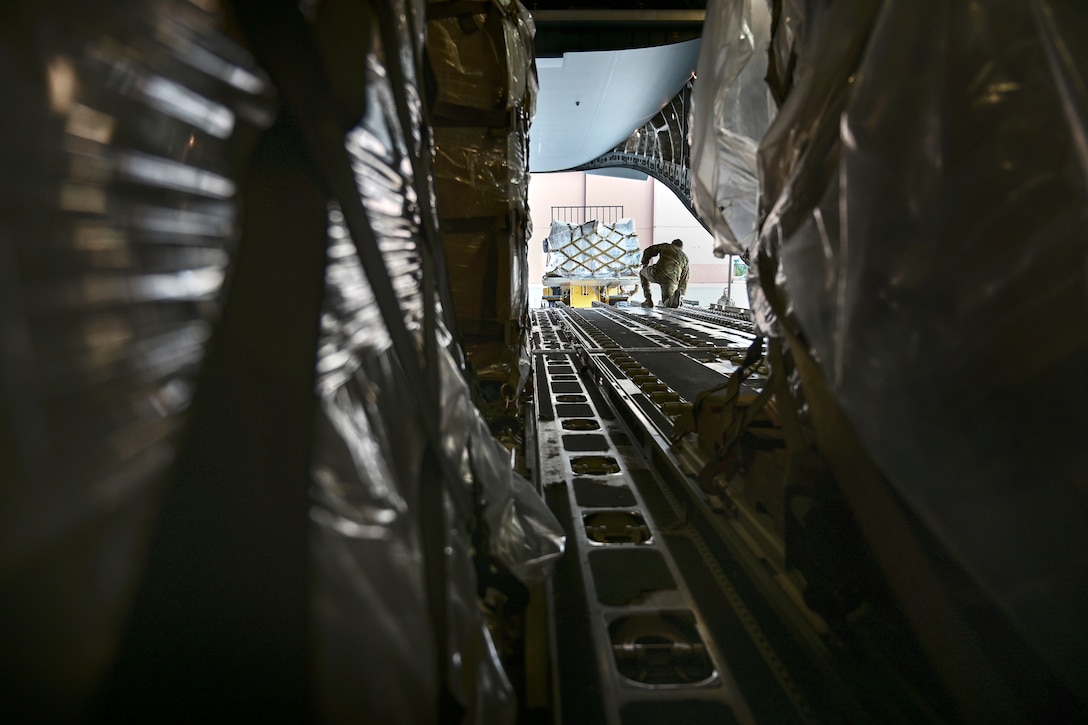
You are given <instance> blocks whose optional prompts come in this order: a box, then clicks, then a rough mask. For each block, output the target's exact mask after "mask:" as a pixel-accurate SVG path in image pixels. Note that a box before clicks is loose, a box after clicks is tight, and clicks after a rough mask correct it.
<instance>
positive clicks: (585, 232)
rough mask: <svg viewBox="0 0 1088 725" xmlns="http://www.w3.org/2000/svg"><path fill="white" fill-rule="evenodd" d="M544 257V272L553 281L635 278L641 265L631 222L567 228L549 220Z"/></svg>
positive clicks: (594, 223) (622, 220) (569, 226)
mask: <svg viewBox="0 0 1088 725" xmlns="http://www.w3.org/2000/svg"><path fill="white" fill-rule="evenodd" d="M548 255H549V257H548V264H547V267H546V269H545V270H544V271H545V273H546V274H548V275H551V276H554V277H583V278H586V279H593V278H600V279H611V278H616V277H638V272H639V268H640V266H641V264H642V250H640V249H639V246H638V234H637V233H636V231H635V220H634V219H620V220H619V221H617V222H616V223H615V224H604V223H602V222H598V221H597V220H595V219H594V220H592V221H588V222H586V223H585V224H569V223H567V222H561V221H556V220H554V219H553V220H552V228H551V233H550V234H548Z"/></svg>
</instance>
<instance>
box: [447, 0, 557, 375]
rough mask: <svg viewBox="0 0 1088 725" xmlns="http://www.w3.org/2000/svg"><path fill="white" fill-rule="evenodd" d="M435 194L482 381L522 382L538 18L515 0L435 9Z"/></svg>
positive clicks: (457, 299) (463, 324) (458, 303)
mask: <svg viewBox="0 0 1088 725" xmlns="http://www.w3.org/2000/svg"><path fill="white" fill-rule="evenodd" d="M427 21H428V22H427V59H428V61H429V63H430V68H431V70H432V71H433V73H434V79H435V87H436V91H435V99H434V102H433V103H432V104H431V111H432V117H433V118H434V120H435V123H434V154H435V156H434V158H435V163H434V169H435V190H436V194H437V199H438V215H439V217H440V223H441V227H442V230H443V242H444V247H445V256H446V260H447V264H448V267H449V270H450V287H451V289H452V293H453V298H454V313H455V314H456V316H457V320H458V327H459V328H460V332H461V333H463V334H464V336H465V348H466V352H467V354H468V357H469V360H470V362H471V363H472V366H473V368H474V369H475V370H476V372H477V374H478V378H479V379H480V380H482V381H490V382H494V383H497V384H505V383H510V384H511V385H512V387H514V388H516V389H520V387H521V386H522V385H523V384H524V379H523V378H522V375H521V372H520V371H521V370H522V365H521V364H520V363H519V358H520V357H521V352H520V351H519V346H520V345H521V344H522V342H523V341H524V340H526V339H527V335H526V334H524V333H525V329H524V328H525V325H526V318H527V315H528V301H529V295H528V276H527V275H528V269H527V267H526V264H525V259H526V255H527V244H528V242H527V240H528V237H529V218H528V214H527V212H526V210H527V204H528V182H529V173H528V168H529V165H528V135H527V134H528V128H529V119H530V118H531V117H532V114H533V113H534V111H535V105H536V95H537V80H536V66H535V63H534V60H533V54H532V38H533V33H534V32H535V26H534V25H533V21H532V17H531V16H530V14H529V12H528V11H527V10H526V9H525V7H524V6H523V5H522V4H521V3H519V2H516V1H513V2H511V1H509V0H501V1H500V0H496V1H495V2H474V3H457V2H430V3H428V4H427Z"/></svg>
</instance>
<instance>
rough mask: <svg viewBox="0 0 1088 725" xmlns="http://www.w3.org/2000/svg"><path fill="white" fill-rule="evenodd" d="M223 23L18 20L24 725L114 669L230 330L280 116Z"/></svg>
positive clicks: (7, 399) (10, 399)
mask: <svg viewBox="0 0 1088 725" xmlns="http://www.w3.org/2000/svg"><path fill="white" fill-rule="evenodd" d="M216 7H217V4H216V3H215V2H208V3H201V4H199V6H198V5H196V4H193V3H190V2H184V1H182V0H160V1H159V2H154V3H139V2H112V3H106V4H103V5H101V6H98V5H96V6H94V7H93V8H90V7H87V6H85V5H84V4H82V3H75V2H53V3H31V2H13V3H8V4H6V5H5V8H4V10H3V15H4V20H5V22H4V24H3V25H2V26H0V66H2V67H3V68H4V73H3V75H2V77H0V92H2V94H3V98H4V104H5V110H4V112H3V113H0V168H2V169H3V173H2V174H0V339H2V341H3V342H2V344H0V450H2V451H3V456H2V457H3V459H4V463H3V472H2V475H3V484H2V485H0V599H2V600H3V601H4V607H3V616H2V617H0V640H2V641H3V642H4V643H5V644H4V650H5V651H4V654H3V655H2V656H0V680H3V682H4V686H3V688H2V689H3V692H4V693H5V698H4V700H5V703H6V706H7V709H8V712H9V713H11V714H13V715H16V716H18V715H19V707H20V706H21V705H24V704H26V703H30V702H33V703H35V706H36V707H38V708H40V709H39V710H37V712H38V713H39V715H40V716H41V717H42V718H45V719H50V717H57V718H62V719H68V718H71V717H75V713H78V712H79V711H80V709H81V708H82V707H83V706H85V705H86V702H87V700H88V699H89V697H90V694H91V693H92V692H93V688H94V687H95V686H96V685H97V684H98V683H99V681H100V678H101V677H102V675H104V673H105V671H106V669H107V668H108V667H109V664H110V658H111V656H112V654H113V651H114V647H115V645H116V639H117V637H118V635H119V632H120V631H121V628H122V626H123V623H124V615H125V614H126V612H127V607H128V605H129V603H130V597H131V595H132V592H133V589H134V586H135V583H136V580H137V574H138V571H139V565H140V564H141V562H142V556H143V554H144V553H145V552H146V548H147V542H148V535H149V528H150V522H151V514H152V512H153V511H154V507H155V504H156V502H157V495H158V494H159V493H160V491H161V487H160V485H159V484H160V482H161V480H162V474H163V473H164V471H165V470H166V468H167V467H168V466H169V464H170V463H171V461H172V460H173V458H174V453H175V447H176V442H177V439H178V434H179V431H180V430H181V428H182V425H183V422H184V418H185V411H186V409H187V408H188V407H189V404H190V401H191V399H192V393H193V387H194V379H195V376H196V372H197V369H198V367H199V365H200V363H201V361H202V359H203V355H204V348H205V344H206V342H207V340H208V338H209V336H210V330H211V326H212V323H213V322H214V320H215V319H216V317H217V315H218V311H219V302H220V291H221V287H222V285H223V281H224V279H225V277H226V273H227V269H228V266H229V262H230V260H231V255H232V253H233V249H234V243H235V240H236V227H237V223H238V215H237V212H238V209H237V204H236V191H237V189H236V179H237V176H238V172H239V171H240V165H239V161H240V159H241V158H243V157H244V155H245V154H246V153H247V152H248V150H249V148H250V147H251V144H250V142H251V141H252V139H253V137H254V135H255V132H256V129H257V128H259V127H262V126H265V125H267V124H268V123H270V121H271V118H272V115H273V112H274V103H273V92H272V88H271V86H270V85H269V83H268V80H267V78H266V77H265V75H264V74H263V73H262V72H261V71H260V70H259V69H258V68H257V67H256V66H255V64H254V63H253V61H252V59H251V58H249V56H248V55H247V54H246V53H244V52H243V51H242V50H241V49H240V48H238V47H237V46H235V45H234V44H233V43H231V42H230V41H229V40H227V38H226V37H225V36H224V35H223V34H222V33H221V32H220V31H219V30H218V26H219V19H218V17H217V16H216V15H215V14H214V9H215V8H216ZM8 696H10V697H8ZM22 715H29V713H25V712H24V713H22Z"/></svg>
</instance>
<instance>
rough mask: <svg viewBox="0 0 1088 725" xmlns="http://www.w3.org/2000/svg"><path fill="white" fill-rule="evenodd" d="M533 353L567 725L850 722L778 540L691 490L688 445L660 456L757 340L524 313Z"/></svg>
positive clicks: (620, 315)
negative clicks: (558, 556)
mask: <svg viewBox="0 0 1088 725" xmlns="http://www.w3.org/2000/svg"><path fill="white" fill-rule="evenodd" d="M533 339H534V353H533V362H534V378H535V391H536V416H535V418H536V420H535V433H534V436H535V445H536V449H537V452H538V458H537V470H536V471H535V474H536V477H537V478H538V483H539V484H540V486H541V488H542V490H543V492H544V495H545V498H546V500H547V501H548V503H549V505H550V506H551V507H552V508H553V510H554V511H555V512H556V513H557V515H558V516H559V518H560V520H561V521H562V522H563V523H564V525H565V526H566V527H567V535H568V554H567V556H566V557H565V559H564V562H563V563H562V565H561V566H560V567H559V570H558V571H557V575H556V579H555V582H554V584H553V601H554V607H555V611H554V621H555V622H556V624H555V631H554V639H555V648H556V653H555V660H556V661H558V662H560V663H561V665H560V666H559V668H558V670H557V671H556V672H555V673H554V676H555V678H556V680H557V682H558V683H559V691H560V700H561V708H562V714H563V720H564V722H606V723H623V724H628V723H651V722H653V723H657V722H685V723H688V722H690V723H698V722H815V721H820V720H823V719H825V718H824V717H823V714H824V713H827V712H835V713H851V712H855V713H856V704H855V703H853V702H852V701H851V699H850V696H849V695H848V694H846V693H845V690H844V689H842V688H838V687H834V686H830V687H829V685H828V683H829V682H832V683H833V682H834V681H835V679H836V678H837V677H838V675H837V673H836V672H835V671H834V668H833V667H831V665H830V663H829V662H828V661H827V658H826V656H825V655H826V652H824V647H825V645H824V642H823V638H822V637H823V632H821V626H822V625H821V623H820V622H819V621H818V618H814V617H812V616H810V615H807V614H806V613H805V610H804V607H803V605H801V604H800V598H801V594H800V588H799V586H798V583H797V582H796V581H795V580H794V579H793V578H792V577H791V574H790V573H789V572H788V571H787V568H786V566H785V563H784V560H783V552H782V549H781V544H780V542H778V541H777V540H776V539H775V536H774V535H773V533H772V532H771V531H770V529H769V528H768V527H767V526H766V524H765V522H761V521H760V520H759V515H758V514H756V513H753V512H752V511H748V510H746V509H744V508H743V507H740V508H738V507H735V506H732V504H731V503H730V502H723V501H722V500H720V499H718V498H717V497H715V496H708V495H706V494H705V493H704V492H702V491H701V490H700V489H699V487H698V485H697V484H696V482H695V474H696V473H697V472H698V470H699V468H700V467H701V466H702V464H703V463H704V461H703V460H702V455H701V454H700V453H699V452H698V450H697V449H696V448H695V446H693V445H692V444H690V443H684V444H682V445H680V446H679V447H670V445H669V440H668V437H669V435H670V434H671V433H672V426H673V422H674V421H675V420H676V418H677V416H679V415H680V414H681V413H682V412H683V411H684V410H685V408H686V407H687V406H688V405H689V404H690V402H691V401H693V400H694V399H695V397H696V396H697V395H698V393H699V392H702V391H703V390H706V389H708V388H713V387H715V386H718V385H721V384H723V383H725V382H726V381H727V380H728V376H729V374H730V373H732V372H733V371H735V370H736V369H737V367H738V363H739V362H740V361H741V360H743V358H744V354H745V351H746V350H747V348H748V347H749V346H750V345H751V343H752V341H753V339H754V335H753V334H752V332H751V326H750V325H749V324H747V323H746V322H745V321H743V320H737V319H736V318H735V317H734V316H730V315H728V314H725V313H715V312H711V311H705V312H704V311H697V312H689V311H687V310H648V309H641V308H629V309H613V308H607V307H596V308H593V309H588V310H586V309H569V308H553V309H543V310H536V311H534V331H533ZM764 372H765V371H764ZM762 379H763V378H762V377H761V376H760V375H759V374H758V373H757V374H756V375H755V376H754V377H753V378H752V379H751V380H750V384H751V385H753V386H754V387H755V388H758V387H760V383H761V380H762ZM723 514H724V515H723ZM862 719H864V718H862Z"/></svg>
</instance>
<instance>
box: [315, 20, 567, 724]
mask: <svg viewBox="0 0 1088 725" xmlns="http://www.w3.org/2000/svg"><path fill="white" fill-rule="evenodd" d="M416 10H419V11H421V10H422V8H421V7H419V6H418V5H417V7H416ZM369 63H370V72H369V74H368V81H369V82H368V103H367V108H368V113H367V116H366V117H365V118H364V119H363V121H362V122H361V123H360V125H359V126H358V127H357V128H356V129H354V130H353V131H352V132H351V133H349V134H348V137H347V147H348V150H349V153H350V154H351V157H352V159H353V162H354V164H355V172H356V178H357V181H358V184H359V189H360V192H361V195H362V199H363V203H364V205H365V206H366V208H367V210H368V212H369V216H370V222H371V226H372V228H373V230H374V232H375V237H376V240H377V243H378V245H379V246H380V248H381V249H382V252H383V257H384V258H385V263H386V266H387V268H388V270H389V273H390V275H391V276H392V278H393V284H394V288H395V289H396V291H397V294H398V299H399V301H400V306H401V312H402V313H403V314H404V316H405V322H406V323H407V324H408V326H409V329H411V330H413V331H414V332H415V334H416V339H417V342H418V345H419V349H420V352H419V354H420V356H421V360H420V362H422V356H423V352H422V350H423V349H424V348H426V347H427V346H429V345H431V344H434V346H435V347H436V348H437V362H438V366H439V369H438V370H432V371H428V372H430V373H433V376H434V379H436V380H437V381H438V385H439V390H440V394H439V400H437V401H433V400H430V399H429V397H428V393H427V391H424V390H413V389H410V388H409V387H408V386H407V384H406V381H405V378H404V376H403V375H402V374H401V373H400V365H399V363H398V362H397V360H396V357H395V356H394V355H393V350H392V348H391V343H390V338H389V335H388V330H387V321H386V320H383V318H382V316H381V315H380V314H379V313H378V311H377V309H376V305H375V302H374V299H373V296H372V293H371V290H370V287H369V284H368V282H367V276H366V274H365V272H364V270H363V269H362V268H361V266H360V262H359V259H358V257H357V256H356V254H355V247H354V245H353V242H352V241H351V239H350V236H349V234H348V230H347V228H346V227H345V226H344V220H343V217H342V215H341V214H340V211H339V210H338V209H337V208H335V207H333V208H332V209H331V210H330V214H329V220H330V224H329V260H330V261H329V266H328V268H327V273H326V281H327V285H328V288H327V302H326V309H325V312H324V313H323V316H322V330H323V332H322V343H321V348H320V354H319V361H318V371H319V374H320V376H321V377H320V381H319V385H318V397H319V413H320V420H321V425H320V426H319V440H318V450H317V454H316V457H315V460H314V479H315V499H314V508H313V513H312V517H311V518H312V521H313V525H314V526H313V548H312V556H313V558H314V560H315V562H316V564H317V568H318V572H319V581H318V584H317V588H316V591H315V595H316V597H317V600H316V603H317V606H316V607H315V613H316V615H317V618H316V620H315V627H316V630H317V632H318V635H319V636H318V641H319V643H320V644H321V647H322V650H321V656H320V657H319V658H318V668H319V673H320V675H321V677H320V680H319V682H320V687H321V688H322V690H321V694H322V700H323V705H324V706H325V708H326V712H327V713H329V714H330V715H332V716H334V717H337V718H340V719H345V720H357V719H365V720H370V721H375V722H429V721H434V720H435V719H436V717H437V709H436V708H437V704H438V702H439V701H440V699H439V698H440V694H441V693H439V691H438V687H439V683H438V681H437V677H436V672H437V668H436V667H435V662H436V660H435V658H436V657H438V658H439V660H438V661H439V666H440V667H443V668H445V672H446V674H447V676H448V685H449V688H450V691H451V693H452V694H453V696H454V698H455V699H456V700H457V702H458V703H459V705H460V706H461V707H463V708H465V711H466V714H465V716H464V718H463V722H475V723H501V722H512V721H513V718H514V715H515V712H516V702H515V700H514V694H513V689H512V687H511V685H510V682H509V680H508V678H507V677H506V675H505V673H504V671H503V668H502V664H501V662H500V659H499V656H498V653H497V652H496V649H495V645H494V643H493V642H492V639H491V635H490V633H489V631H488V629H487V626H486V624H485V621H484V618H483V616H482V614H481V611H480V605H479V603H478V598H477V597H478V588H479V582H478V580H477V572H478V570H479V569H478V564H479V561H478V559H479V558H480V557H482V560H484V561H495V562H498V565H500V566H501V567H503V568H505V569H506V570H508V571H509V572H511V573H512V574H513V575H514V576H517V577H518V578H520V579H521V580H522V581H524V582H531V581H536V580H538V579H540V578H541V577H543V576H545V575H546V573H547V571H548V569H549V568H550V566H551V563H552V562H553V561H554V559H556V558H557V557H558V556H559V555H560V554H561V553H562V550H563V545H564V540H563V534H562V531H561V529H560V527H559V524H558V522H557V521H556V520H555V519H554V517H553V516H552V515H551V513H550V511H549V510H548V509H547V508H546V507H545V505H544V503H543V501H542V500H541V499H540V498H539V496H537V494H536V492H535V491H534V490H533V489H532V487H531V486H530V485H529V484H528V482H526V481H525V480H524V479H522V478H521V477H519V476H517V475H516V474H514V473H513V471H512V470H511V468H510V462H509V457H508V455H507V454H506V452H505V450H504V449H503V448H502V447H501V446H500V445H499V444H498V443H497V442H496V441H495V440H494V438H492V436H491V433H490V430H489V429H488V426H487V424H486V423H485V422H484V420H483V418H482V417H481V415H480V413H479V411H478V410H477V409H476V407H475V406H474V404H473V402H472V398H471V395H470V392H469V388H468V384H467V383H466V381H465V379H464V377H463V376H462V374H461V370H460V369H459V367H458V364H457V361H456V360H455V358H454V356H453V355H452V354H451V352H450V350H449V349H448V348H447V343H448V341H449V337H450V336H449V333H448V332H447V331H446V330H445V329H444V328H443V327H442V326H441V324H440V323H439V324H438V325H437V326H436V328H435V329H428V328H427V326H426V324H425V320H424V315H423V307H424V305H425V304H428V302H427V298H426V297H425V295H424V293H423V290H422V288H421V285H420V281H421V275H422V274H423V270H422V268H421V266H420V263H421V258H422V255H421V245H422V244H424V243H425V241H424V240H423V238H422V236H421V231H420V217H419V212H420V209H419V206H418V204H417V203H416V199H417V198H418V197H419V196H420V195H423V194H430V193H431V189H430V184H431V183H432V181H433V180H431V179H418V178H414V177H413V175H412V173H411V168H412V165H411V164H409V163H408V162H407V161H408V158H407V157H408V154H410V153H413V152H416V149H419V147H420V145H419V144H418V139H415V140H414V141H413V139H410V138H406V134H405V132H404V131H403V130H402V129H400V127H399V124H398V122H397V120H396V119H397V118H398V115H397V112H396V107H395V103H394V97H393V93H392V89H391V87H390V86H389V82H388V80H387V74H386V73H384V72H383V68H382V66H381V63H380V62H379V60H378V56H377V55H374V56H372V57H371V58H370V59H369ZM408 98H409V102H415V101H418V97H417V96H415V95H413V94H409V95H408ZM412 99H414V101H413V100H412ZM419 111H420V109H418V108H416V109H413V111H412V113H413V114H414V113H418V112H419ZM417 131H418V130H417V129H410V130H409V133H410V134H414V133H417ZM500 165H501V164H500ZM440 198H441V197H440ZM520 203H523V202H520ZM505 211H506V209H504V213H505ZM503 220H505V217H503ZM498 226H499V227H500V229H504V228H505V227H504V226H503V225H501V224H500V225H498ZM507 233H508V232H507ZM492 239H493V237H487V238H485V239H484V240H483V241H482V242H480V244H484V245H486V244H488V242H490V241H491V240H492ZM505 249H506V253H507V254H509V255H510V256H514V255H515V250H512V249H510V248H509V244H507V245H506V247H505ZM491 252H492V248H491V247H485V248H484V249H483V250H482V252H481V253H483V254H485V256H486V255H487V254H490V253H491ZM447 254H448V255H449V257H450V260H449V264H450V269H451V274H453V275H456V274H457V270H458V269H459V267H458V266H457V265H458V264H460V262H459V261H458V260H459V259H460V257H459V256H458V255H457V254H455V253H452V250H450V248H449V241H448V235H447ZM501 258H502V257H501V255H500V259H501ZM511 264H512V263H511ZM515 268H516V267H515ZM437 272H438V273H445V270H437ZM455 279H456V277H455ZM522 287H523V285H522ZM491 292H492V294H494V289H492V290H491ZM506 292H507V294H508V295H509V296H510V297H514V296H516V295H518V294H524V293H523V292H518V290H517V286H516V285H515V283H514V282H511V285H510V289H507V290H506ZM454 297H455V304H457V305H458V308H459V309H460V307H461V305H462V297H458V293H457V287H456V286H454ZM430 304H434V305H435V306H436V308H437V301H436V300H431V301H430ZM438 318H439V319H441V317H440V315H438ZM428 335H434V336H435V339H434V340H428V339H427V336H428ZM414 397H415V398H421V397H422V398H423V400H424V402H425V405H426V406H427V410H428V414H429V415H434V416H437V418H438V421H437V428H438V430H439V431H440V436H441V438H440V441H439V443H440V447H441V450H440V451H439V454H440V455H441V456H444V457H445V458H446V459H447V462H448V464H449V465H448V467H447V469H446V470H453V471H456V472H458V476H457V477H456V478H454V479H453V480H445V481H444V482H443V487H444V489H445V498H444V501H443V508H444V511H445V521H446V523H447V525H448V529H447V530H446V531H445V532H443V535H442V538H443V539H444V542H445V547H444V556H445V561H444V562H442V564H441V566H442V568H443V569H444V571H445V574H446V580H445V585H446V591H445V593H444V597H443V600H444V601H445V606H446V612H445V614H446V617H445V619H446V627H447V637H448V642H447V646H448V651H446V652H442V653H439V652H437V649H438V647H437V645H436V642H435V637H434V630H433V620H432V619H431V615H430V612H429V604H428V599H427V596H426V586H425V572H426V566H427V562H426V557H427V556H431V555H433V552H431V551H425V550H424V544H423V541H424V538H425V537H424V533H425V532H423V531H422V527H423V525H424V522H423V520H422V518H421V516H422V506H423V503H422V498H421V497H422V496H427V495H430V496H434V495H436V493H437V490H436V489H435V488H432V487H430V485H429V484H427V483H426V482H424V483H423V484H421V476H422V475H423V474H424V471H423V467H422V461H423V458H424V453H425V451H426V450H427V448H428V446H429V445H430V444H431V442H430V441H429V438H428V433H427V424H428V422H426V421H421V420H418V419H417V416H416V415H415V414H414V413H413V411H414V410H415V409H416V408H415V405H414V404H413V402H412V399H413V398H414ZM421 485H423V486H424V487H423V488H421ZM483 533H486V535H483ZM432 563H433V562H432ZM374 662H381V663H382V666H381V668H380V669H381V670H382V672H381V673H380V674H379V675H378V676H372V675H371V673H372V671H373V663H374Z"/></svg>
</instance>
